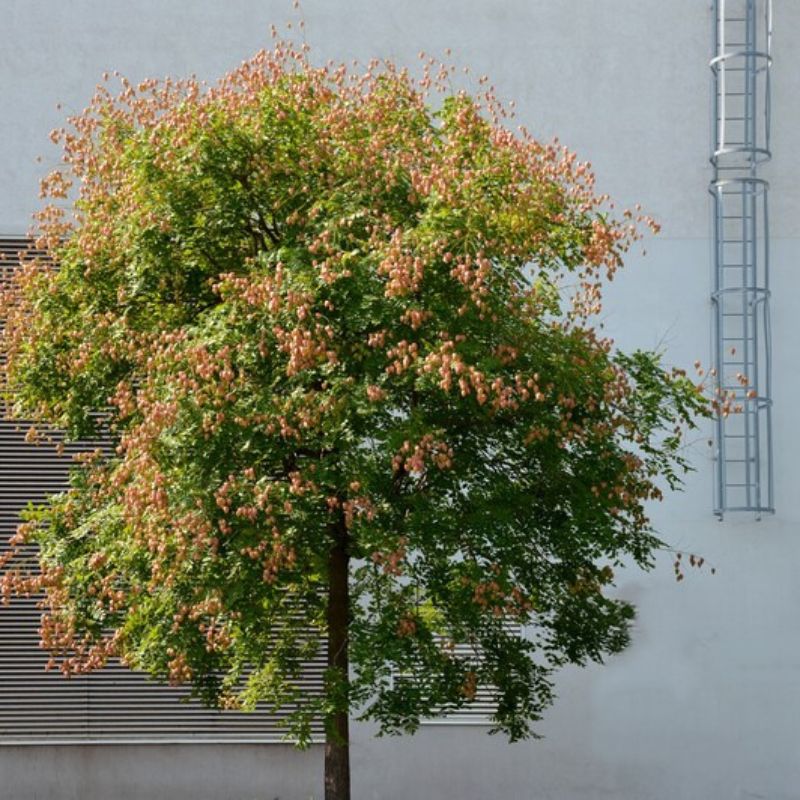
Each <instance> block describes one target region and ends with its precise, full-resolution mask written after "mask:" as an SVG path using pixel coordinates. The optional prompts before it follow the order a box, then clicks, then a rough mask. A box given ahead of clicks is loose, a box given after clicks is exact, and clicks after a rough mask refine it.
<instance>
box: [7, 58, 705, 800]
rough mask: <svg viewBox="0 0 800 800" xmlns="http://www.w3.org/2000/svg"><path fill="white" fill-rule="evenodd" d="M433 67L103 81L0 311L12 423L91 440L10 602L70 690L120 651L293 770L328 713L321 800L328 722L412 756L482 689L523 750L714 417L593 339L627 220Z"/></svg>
mask: <svg viewBox="0 0 800 800" xmlns="http://www.w3.org/2000/svg"><path fill="white" fill-rule="evenodd" d="M451 71H452V68H451V67H448V66H445V65H439V64H436V63H434V62H433V61H432V60H431V61H428V62H426V66H425V69H424V73H423V77H422V78H421V79H420V80H417V81H415V80H414V79H413V78H412V77H411V76H410V74H409V73H408V72H407V71H404V70H399V69H397V68H395V67H394V66H392V65H391V64H387V63H377V62H376V63H372V64H370V65H369V66H368V68H367V69H366V71H365V72H364V73H363V74H349V73H348V71H347V70H346V69H345V68H344V67H341V66H335V65H331V64H329V65H328V66H326V67H322V68H318V67H314V66H312V64H311V63H310V61H309V59H308V57H307V54H306V51H305V50H304V49H303V50H300V51H297V50H295V49H293V48H292V47H291V46H289V45H286V44H282V43H278V44H276V47H275V49H274V50H273V51H272V52H261V53H259V54H257V55H256V56H255V57H254V58H253V59H251V60H250V61H247V62H245V63H244V64H243V65H242V66H241V67H240V68H238V69H237V70H235V71H234V72H233V73H231V74H230V75H228V76H226V77H225V78H223V79H222V80H221V82H220V83H219V84H218V85H216V86H214V87H213V88H209V87H207V86H204V85H202V84H199V83H198V82H197V81H195V80H187V81H178V82H171V81H166V82H163V83H159V82H156V81H145V82H144V83H142V84H141V85H139V86H137V87H134V86H132V85H131V84H130V83H128V82H127V81H126V80H125V79H120V80H121V90H120V92H119V93H118V94H117V95H114V94H112V92H111V91H110V90H109V89H108V88H107V86H106V85H103V86H101V87H99V88H98V91H97V94H96V95H95V97H94V99H93V101H92V103H91V105H90V106H89V108H88V109H87V110H86V111H85V112H84V113H83V114H82V115H80V116H77V117H73V118H71V119H70V122H69V127H68V128H66V129H64V130H61V131H56V132H54V139H56V140H60V141H61V142H62V143H63V147H64V160H65V162H66V167H65V170H64V171H57V172H54V173H52V174H51V175H49V176H48V177H47V178H46V179H45V180H44V182H43V193H44V194H45V195H46V196H49V197H50V198H51V199H52V203H51V204H50V205H48V206H46V207H45V208H44V210H43V211H42V212H40V214H39V226H40V227H39V232H38V236H39V243H40V245H41V246H44V247H47V248H48V250H49V251H50V252H51V253H52V255H53V260H54V261H55V262H56V263H57V264H58V267H57V268H55V267H52V266H50V265H49V264H48V263H44V262H38V261H36V260H32V261H31V262H30V263H28V264H26V265H25V267H24V268H22V269H20V270H18V271H17V273H16V276H15V279H14V282H13V284H12V286H11V288H10V289H9V290H8V291H7V292H6V294H5V297H4V303H3V312H4V316H5V318H6V327H5V332H4V335H3V340H2V341H3V344H2V347H3V352H4V355H5V357H6V368H5V379H6V389H7V393H8V398H9V403H10V407H11V409H12V412H13V414H14V415H15V416H16V417H17V418H24V419H31V420H34V422H35V423H36V425H37V426H38V427H37V428H34V429H32V432H31V436H32V437H34V438H35V437H36V436H39V435H45V434H46V431H47V430H48V429H52V428H58V429H62V430H64V431H66V432H67V434H68V436H69V437H72V438H73V439H76V440H78V439H81V438H85V437H95V436H98V435H103V436H106V437H108V438H109V440H110V441H111V442H112V443H113V445H114V447H113V448H112V449H110V450H109V451H108V452H103V451H95V452H87V453H86V455H85V457H84V458H83V459H82V460H81V463H80V464H77V465H76V466H75V467H74V468H73V469H72V472H71V478H70V486H69V489H68V490H67V491H65V492H64V493H62V494H59V495H57V496H55V497H53V498H51V500H50V501H49V503H47V504H46V505H44V506H42V507H39V508H33V509H30V510H29V511H28V512H27V517H26V521H25V523H24V524H23V525H22V526H21V527H20V529H19V532H18V533H17V535H16V536H15V537H14V539H13V542H12V547H11V549H10V550H9V551H8V552H7V553H6V554H5V555H3V556H2V561H0V566H2V567H4V568H5V572H4V574H3V589H4V592H5V595H6V596H7V597H8V596H11V595H14V594H19V593H25V592H30V591H43V592H44V593H45V595H46V602H47V610H46V614H45V617H44V621H43V627H42V639H43V644H44V646H45V647H46V648H48V649H49V650H50V651H51V652H52V654H53V663H57V664H58V665H59V666H60V668H61V669H62V670H63V671H64V672H65V673H66V674H72V673H80V672H86V671H90V670H94V669H97V668H100V667H102V666H103V664H104V663H105V662H106V661H107V659H109V658H111V657H120V658H121V659H122V660H123V661H124V662H125V663H127V664H129V665H130V666H131V667H133V668H135V669H138V670H145V671H147V672H149V673H151V674H152V675H154V676H156V677H157V678H159V679H163V680H168V681H170V682H173V683H182V682H185V683H189V684H191V686H192V687H193V690H194V691H195V693H196V694H197V695H199V696H200V697H201V698H202V699H203V700H204V701H205V702H207V703H210V704H215V705H219V706H223V707H240V708H245V709H246V708H250V707H252V706H253V705H254V704H255V703H257V702H269V703H274V704H276V705H285V704H289V705H293V706H294V708H295V711H294V713H293V715H292V725H293V727H292V732H293V734H294V736H295V737H296V738H297V739H298V741H299V742H300V743H304V742H307V741H308V737H309V725H310V720H311V719H312V718H314V716H315V715H322V716H323V717H324V720H325V725H326V732H327V744H326V749H325V787H326V797H327V798H329V800H342V799H343V798H347V797H349V760H348V720H349V716H350V713H351V712H352V711H357V712H358V713H359V714H360V715H361V716H362V717H364V718H367V719H371V720H375V721H377V722H378V723H379V725H380V728H381V730H382V731H383V732H388V733H397V732H408V731H413V730H414V729H415V728H416V727H417V725H418V724H419V721H420V718H422V717H426V716H430V715H436V714H439V713H443V712H445V711H451V710H453V709H457V708H459V707H462V706H464V705H465V704H467V703H469V701H470V700H471V699H472V698H473V697H474V696H475V692H476V690H477V688H478V687H480V686H489V687H493V690H494V691H495V692H496V696H497V711H496V714H495V717H494V722H495V725H496V729H497V730H499V731H503V732H505V733H506V734H507V735H508V736H509V737H510V738H511V739H518V738H520V737H524V736H527V735H531V734H532V733H533V732H532V729H531V724H532V723H534V722H535V721H536V720H538V719H539V718H540V715H541V713H542V710H543V709H544V708H545V707H546V706H547V705H548V704H549V703H550V702H551V700H552V696H553V684H552V679H553V674H554V672H555V671H556V670H557V669H558V668H559V667H561V666H562V665H564V664H566V663H574V664H585V663H586V662H587V661H590V660H594V661H601V660H602V659H603V658H604V656H605V655H607V654H610V653H614V652H617V651H619V650H620V649H621V648H623V647H624V646H625V644H626V643H627V641H628V629H629V623H630V620H631V618H632V615H633V610H632V608H631V606H630V605H629V604H628V603H627V602H625V601H623V600H620V599H618V598H615V597H613V596H610V595H609V594H608V589H609V588H610V587H612V586H613V580H614V569H615V568H616V567H617V566H619V565H620V564H622V563H623V562H631V561H632V562H635V563H636V564H638V565H640V566H642V567H648V566H650V565H651V564H652V558H653V554H654V552H655V550H656V549H657V548H658V547H659V546H660V542H659V540H658V538H657V537H656V535H655V533H654V532H653V531H652V529H651V527H650V524H649V522H648V518H647V514H646V503H647V502H648V501H650V500H652V499H656V498H660V497H661V491H662V488H661V485H662V484H664V485H666V486H668V487H670V488H675V487H676V486H677V485H678V483H679V475H680V473H681V471H682V470H683V469H685V468H686V466H687V465H686V463H685V461H684V459H683V457H682V455H681V449H680V448H681V431H682V429H683V428H685V427H687V426H692V420H693V418H694V416H695V415H696V414H698V413H700V412H702V410H703V408H704V404H703V401H702V399H701V397H700V395H699V393H698V390H697V389H696V387H695V386H694V385H693V383H692V382H691V381H690V380H689V379H688V378H687V377H686V376H685V375H684V374H683V373H682V372H679V371H674V370H673V371H670V370H667V369H665V368H664V367H662V366H661V364H660V361H659V357H658V355H657V354H654V353H648V352H635V353H633V354H625V353H622V352H620V351H618V350H617V349H615V348H614V346H613V344H612V342H611V341H609V340H608V339H606V338H604V337H603V336H602V335H601V334H600V333H599V331H598V330H596V329H595V328H593V327H592V324H591V322H592V318H593V317H594V316H595V315H596V314H597V312H598V311H599V309H600V301H601V292H600V288H601V282H602V280H603V279H604V277H605V278H607V279H610V278H612V277H613V274H614V272H615V271H616V270H617V269H618V268H619V267H620V266H621V264H622V258H623V254H624V253H625V251H626V250H627V249H628V248H629V246H630V245H631V243H632V242H634V241H635V240H636V239H637V238H639V237H640V233H639V227H640V225H641V223H644V224H651V221H650V220H648V219H647V218H645V217H642V216H637V215H636V214H634V213H632V212H625V213H624V214H622V215H621V218H619V219H617V218H615V217H613V216H612V212H611V207H610V204H609V203H608V201H607V198H605V197H603V196H598V195H596V194H595V190H594V178H593V176H592V174H591V172H590V170H589V167H588V165H587V164H584V163H581V162H579V161H577V160H576V158H575V156H574V155H573V154H571V153H569V152H568V151H567V150H565V149H563V148H561V147H560V146H559V145H558V144H557V143H553V144H546V145H545V144H542V143H539V142H538V141H536V140H535V139H534V138H533V137H532V136H531V135H530V134H528V133H527V132H526V131H524V130H521V131H519V132H517V133H513V132H511V131H510V130H509V129H508V128H507V127H506V126H505V125H506V118H507V116H508V111H507V110H506V109H505V108H504V107H503V106H502V105H501V104H500V103H499V102H498V101H497V100H496V98H495V95H494V93H493V90H491V89H489V90H485V91H484V89H485V86H484V83H483V81H481V87H482V88H481V89H480V93H479V94H477V96H474V97H473V96H469V95H468V94H466V93H465V92H463V91H459V92H450V91H449V90H447V89H446V86H447V85H448V83H449V78H450V74H451ZM437 91H441V93H442V94H443V95H444V96H443V97H442V98H441V99H440V101H438V103H437V105H436V108H435V109H434V108H433V106H432V104H431V99H430V98H431V95H432V94H433V93H435V92H437ZM73 186H75V188H76V189H77V190H78V191H77V194H74V193H73V189H72V187H73ZM570 286H572V289H570V288H569V287H570ZM30 543H34V544H35V545H36V546H37V547H38V553H39V556H38V564H37V565H35V567H31V566H30V565H29V564H28V563H27V562H26V561H25V556H24V554H25V553H26V552H28V551H27V549H26V548H27V546H28V545H29V544H30ZM517 624H522V625H525V626H527V630H528V635H526V636H521V635H520V634H519V632H518V630H517V628H516V627H514V626H515V625H517ZM325 637H326V638H327V647H328V665H329V668H328V671H327V674H326V690H325V693H324V696H323V697H320V698H306V697H302V696H300V695H299V694H298V691H297V689H296V687H295V685H294V683H293V682H294V680H295V679H296V678H297V675H298V673H299V670H300V668H301V666H302V663H303V661H304V660H305V659H307V658H308V656H309V654H310V653H312V652H314V651H315V650H316V648H318V647H319V642H320V641H322V640H323V639H324V638H325ZM457 643H458V644H466V645H468V646H469V647H468V651H464V650H463V649H462V648H459V649H458V650H456V648H455V644H457Z"/></svg>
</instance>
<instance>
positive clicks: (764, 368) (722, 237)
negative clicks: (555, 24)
mask: <svg viewBox="0 0 800 800" xmlns="http://www.w3.org/2000/svg"><path fill="white" fill-rule="evenodd" d="M771 5H772V4H771V0H715V2H714V21H715V24H714V57H713V58H712V59H711V63H710V65H711V70H712V74H713V79H714V103H713V112H714V113H713V117H714V118H713V130H714V136H713V139H714V142H713V149H712V154H711V164H712V166H713V168H714V175H713V179H712V181H711V184H710V186H709V191H710V192H711V195H712V197H713V207H714V289H713V292H712V295H711V300H712V305H713V309H714V375H715V382H716V386H715V391H716V395H717V396H716V400H717V402H718V404H719V406H720V409H719V413H718V414H717V420H716V431H715V453H714V455H715V497H714V511H715V513H716V514H717V515H718V516H719V517H720V518H722V516H723V515H724V514H725V513H726V512H730V511H750V512H754V513H756V514H757V515H759V516H760V515H761V514H762V513H771V512H773V511H774V500H773V466H772V464H773V459H772V396H771V389H772V387H771V342H770V321H769V208H768V202H767V200H768V191H769V185H768V184H767V182H766V181H764V180H763V179H761V178H760V177H758V168H759V165H760V164H763V163H764V162H765V161H768V160H769V159H770V157H771V152H770V149H769V134H770V67H771V63H772V57H771V46H772V8H771Z"/></svg>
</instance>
